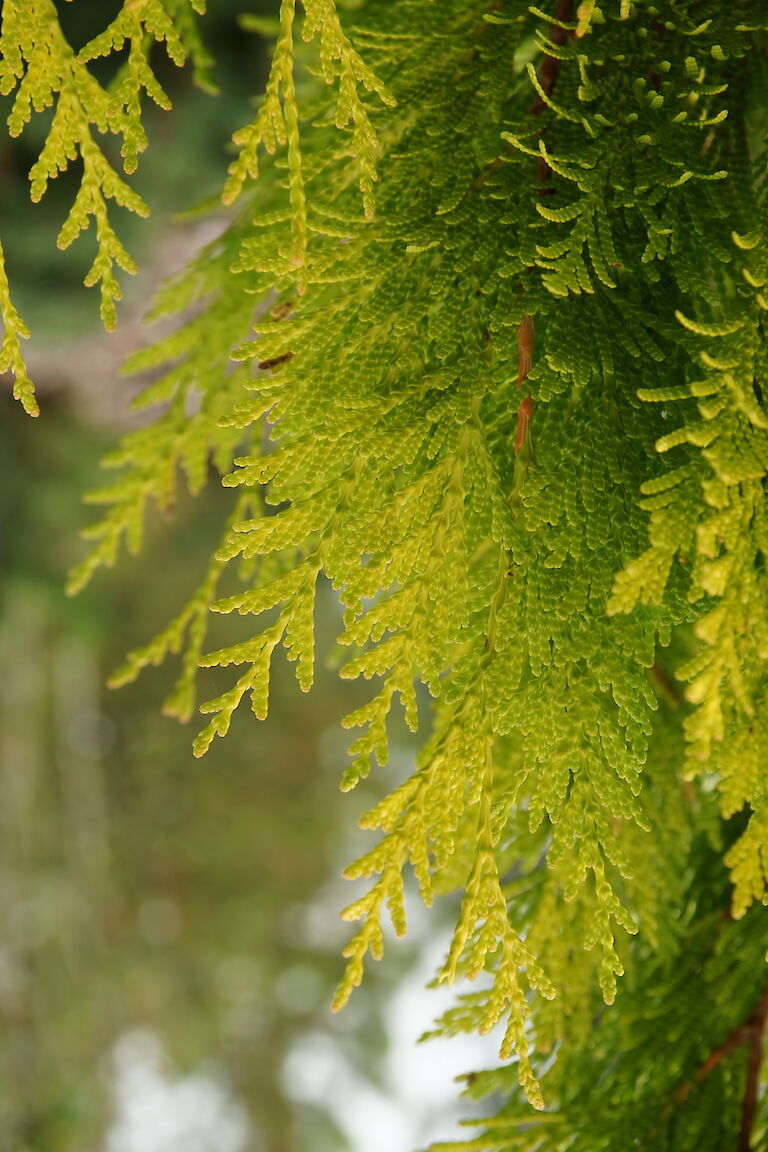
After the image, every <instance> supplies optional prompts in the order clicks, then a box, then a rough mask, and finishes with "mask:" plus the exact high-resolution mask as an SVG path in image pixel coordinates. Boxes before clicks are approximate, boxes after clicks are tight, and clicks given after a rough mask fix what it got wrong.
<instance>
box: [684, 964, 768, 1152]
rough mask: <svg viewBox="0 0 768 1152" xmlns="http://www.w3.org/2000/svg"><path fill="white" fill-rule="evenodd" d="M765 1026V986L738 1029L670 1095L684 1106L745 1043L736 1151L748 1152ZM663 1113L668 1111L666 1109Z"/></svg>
mask: <svg viewBox="0 0 768 1152" xmlns="http://www.w3.org/2000/svg"><path fill="white" fill-rule="evenodd" d="M767 1024H768V987H766V989H765V991H764V992H763V995H762V997H761V999H760V1003H759V1004H758V1005H757V1007H756V1008H755V1010H754V1012H753V1013H752V1015H751V1016H750V1018H749V1020H747V1022H746V1024H739V1025H738V1027H736V1028H734V1029H733V1031H732V1032H731V1034H730V1036H728V1038H727V1039H726V1040H724V1041H723V1043H722V1044H720V1045H719V1047H717V1048H715V1049H713V1051H712V1052H710V1054H709V1056H707V1058H706V1060H705V1061H704V1063H703V1064H702V1065H701V1066H700V1067H699V1068H697V1069H696V1072H695V1074H694V1077H693V1080H692V1081H689V1082H688V1083H686V1084H681V1085H680V1087H679V1088H678V1090H677V1092H676V1093H675V1096H674V1102H675V1104H677V1105H680V1104H684V1103H685V1101H686V1100H687V1099H688V1097H689V1095H690V1094H691V1091H692V1090H693V1088H694V1086H696V1085H698V1084H702V1083H703V1082H704V1080H706V1078H707V1076H709V1074H710V1072H713V1071H714V1070H715V1068H717V1066H718V1064H721V1063H722V1062H723V1060H725V1058H726V1056H729V1055H730V1053H731V1052H734V1051H735V1050H736V1049H737V1048H741V1047H742V1045H744V1044H748V1045H749V1051H748V1054H747V1082H746V1085H745V1088H744V1096H743V1099H742V1104H741V1127H740V1129H739V1143H738V1149H737V1152H751V1148H752V1129H753V1127H754V1124H755V1116H756V1114H757V1104H758V1094H759V1089H760V1069H761V1067H762V1064H763V1047H764V1044H765V1029H766V1025H767ZM666 1112H667V1113H668V1112H669V1106H668V1107H667V1109H666Z"/></svg>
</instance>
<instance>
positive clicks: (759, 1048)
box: [739, 988, 768, 1152]
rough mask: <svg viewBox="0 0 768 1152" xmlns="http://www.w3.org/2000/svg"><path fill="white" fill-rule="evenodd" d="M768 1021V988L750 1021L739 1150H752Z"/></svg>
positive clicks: (740, 1151) (746, 1151)
mask: <svg viewBox="0 0 768 1152" xmlns="http://www.w3.org/2000/svg"><path fill="white" fill-rule="evenodd" d="M766 1023H768V988H766V990H765V992H763V996H762V999H761V1000H760V1003H759V1004H758V1006H757V1008H756V1009H755V1011H754V1012H753V1014H752V1016H751V1017H750V1021H749V1031H750V1036H749V1056H748V1057H747V1083H746V1087H745V1088H744V1098H743V1100H742V1102H741V1129H740V1130H739V1152H750V1148H751V1146H752V1129H753V1127H754V1124H755V1115H756V1113H757V1097H758V1092H759V1089H760V1069H761V1067H762V1063H763V1047H764V1044H765V1026H766Z"/></svg>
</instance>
